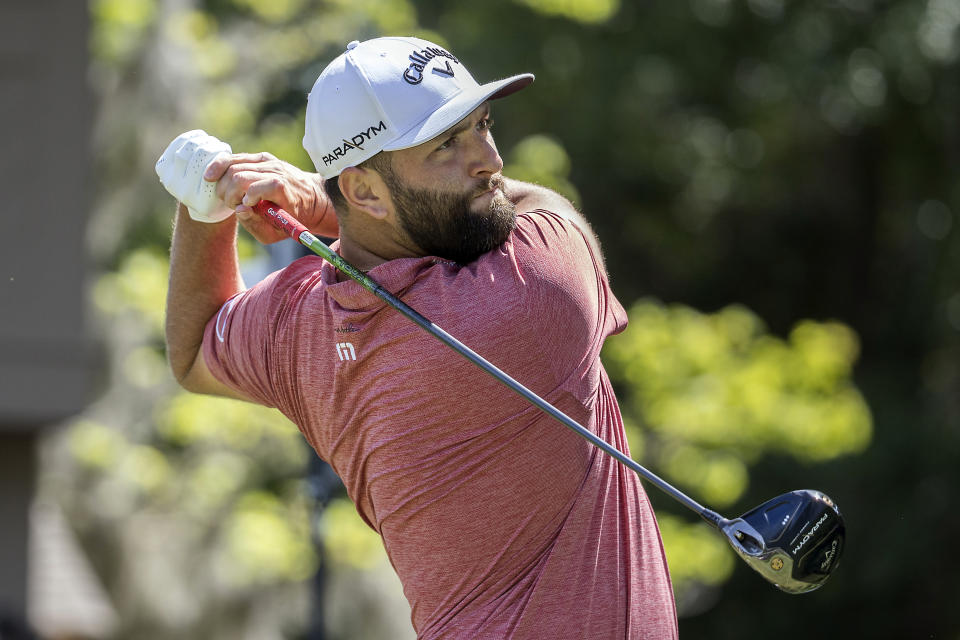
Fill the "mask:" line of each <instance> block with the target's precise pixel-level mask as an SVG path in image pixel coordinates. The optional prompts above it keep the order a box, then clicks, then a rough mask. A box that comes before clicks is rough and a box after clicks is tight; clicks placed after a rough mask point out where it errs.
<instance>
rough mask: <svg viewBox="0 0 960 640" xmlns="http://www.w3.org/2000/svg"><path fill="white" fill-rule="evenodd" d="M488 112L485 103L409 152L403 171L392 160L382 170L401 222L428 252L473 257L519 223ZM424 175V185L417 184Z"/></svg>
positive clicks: (460, 259)
mask: <svg viewBox="0 0 960 640" xmlns="http://www.w3.org/2000/svg"><path fill="white" fill-rule="evenodd" d="M488 114H489V111H488V109H487V107H486V106H485V105H484V106H481V107H480V108H479V109H477V110H476V111H474V112H473V113H472V114H470V115H469V116H467V118H465V119H464V120H463V121H461V123H460V124H459V125H457V126H455V127H454V128H453V129H451V130H450V131H447V132H445V133H444V134H442V135H441V136H439V137H437V138H435V139H434V140H431V141H430V142H428V143H425V144H424V145H421V146H420V147H417V148H415V149H414V150H412V152H411V153H410V154H407V156H406V157H405V158H403V160H405V162H404V163H403V168H404V169H405V170H406V171H404V173H403V175H401V171H400V170H397V169H396V168H395V167H393V166H392V163H391V166H390V167H388V168H387V169H385V170H383V171H381V172H380V173H381V175H382V176H383V178H384V182H386V184H387V186H388V187H389V188H390V195H391V197H392V199H393V204H394V207H395V209H396V213H397V219H398V221H399V223H400V226H401V227H402V228H403V230H404V231H405V232H406V233H407V235H408V236H409V237H410V239H411V240H412V241H413V242H414V243H415V244H416V245H417V246H418V247H419V248H420V249H422V250H423V251H424V252H425V253H426V254H428V255H435V256H438V257H441V258H446V259H448V260H453V261H455V262H457V263H459V264H467V263H470V262H473V261H474V260H476V259H477V258H479V257H480V256H481V255H483V254H484V253H486V252H488V251H490V250H492V249H494V248H496V247H498V246H499V245H501V244H502V243H503V242H504V241H506V239H507V237H508V236H509V235H510V232H511V231H513V228H514V226H515V224H516V209H515V208H514V205H513V203H512V202H510V201H509V200H508V199H507V197H506V196H505V195H504V192H503V176H502V175H501V174H500V169H502V168H503V162H502V161H501V160H500V156H499V154H497V151H496V147H495V146H494V144H493V139H492V137H491V136H490V132H489V127H490V124H491V121H490V119H489V115H488ZM401 153H403V152H397V154H401ZM411 169H412V170H411ZM408 176H409V177H408ZM423 177H426V178H427V179H426V180H422V181H423V182H425V183H426V184H425V185H424V186H420V185H419V184H414V182H417V183H419V182H421V180H417V178H423Z"/></svg>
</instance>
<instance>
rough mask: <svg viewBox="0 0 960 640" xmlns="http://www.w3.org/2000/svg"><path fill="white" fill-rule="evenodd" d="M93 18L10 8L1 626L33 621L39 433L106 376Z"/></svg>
mask: <svg viewBox="0 0 960 640" xmlns="http://www.w3.org/2000/svg"><path fill="white" fill-rule="evenodd" d="M87 11H88V9H87V3H86V2H77V1H76V0H46V1H44V2H37V1H36V0H4V1H3V2H2V3H0V24H2V25H3V26H4V31H3V38H0V78H2V82H0V87H2V88H0V91H2V99H0V140H2V153H0V177H2V184H3V195H2V197H0V220H2V221H3V224H2V228H0V619H2V618H8V619H9V618H14V619H20V620H23V619H24V617H25V611H26V604H27V603H26V575H27V562H26V558H27V552H26V545H27V532H28V527H27V522H28V507H29V505H30V501H31V499H32V495H33V487H34V484H35V474H36V466H37V465H36V443H37V439H38V433H39V432H40V431H41V430H42V429H43V428H44V427H46V426H49V425H51V424H53V423H55V422H57V421H60V420H62V419H64V418H66V417H68V416H70V415H72V414H74V413H76V412H78V411H79V410H80V409H82V408H83V406H84V404H85V403H86V402H88V401H89V400H90V396H91V392H92V390H93V388H94V380H95V374H96V371H97V369H98V367H97V364H96V354H97V350H96V349H95V348H94V342H93V339H92V337H91V335H90V330H89V323H88V322H87V318H86V315H87V314H86V307H85V303H84V300H85V292H86V284H87V283H86V276H87V268H86V264H85V258H84V245H85V242H84V230H85V225H86V221H87V216H88V206H89V202H90V198H89V195H90V193H91V176H92V175H93V172H92V168H91V166H90V160H91V153H90V138H91V133H92V132H91V129H92V114H93V100H92V95H91V92H90V90H89V88H88V86H87V59H88V55H87V38H88V32H89V28H88V24H89V19H88V15H87Z"/></svg>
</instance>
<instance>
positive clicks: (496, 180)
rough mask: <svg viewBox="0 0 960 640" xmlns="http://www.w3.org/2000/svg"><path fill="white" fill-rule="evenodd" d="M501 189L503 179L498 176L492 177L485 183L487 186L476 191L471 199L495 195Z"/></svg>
mask: <svg viewBox="0 0 960 640" xmlns="http://www.w3.org/2000/svg"><path fill="white" fill-rule="evenodd" d="M502 189H503V178H502V177H500V176H494V177H492V178H490V180H489V181H487V184H485V185H484V186H483V187H482V188H481V189H480V190H478V191H477V193H476V194H475V195H474V196H473V197H474V199H476V198H480V197H483V196H486V195H490V194H492V193H495V192H497V191H499V190H502Z"/></svg>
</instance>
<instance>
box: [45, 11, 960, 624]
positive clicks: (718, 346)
mask: <svg viewBox="0 0 960 640" xmlns="http://www.w3.org/2000/svg"><path fill="white" fill-rule="evenodd" d="M90 11H91V17H92V25H91V34H90V46H91V52H92V55H93V66H92V68H91V76H90V77H91V81H92V82H93V84H94V87H95V89H96V90H97V91H98V92H99V94H100V96H101V98H102V102H101V106H100V115H99V122H98V127H97V131H96V140H95V144H96V154H95V162H96V170H97V174H98V176H99V180H98V185H97V193H98V195H97V201H96V206H95V212H94V213H95V216H94V219H93V221H92V223H91V225H90V230H89V239H90V240H89V241H90V249H91V252H92V253H93V256H94V258H95V259H96V260H97V262H98V265H99V266H100V268H101V270H102V272H101V275H100V276H99V277H98V279H97V282H96V283H95V284H94V286H93V300H94V303H95V306H96V309H97V311H98V313H99V314H100V315H101V317H102V318H103V322H104V326H105V334H107V335H108V336H109V339H110V342H111V365H112V366H111V370H110V371H111V375H110V380H109V388H108V390H107V392H106V393H105V394H104V397H103V398H102V399H101V400H100V401H99V402H98V403H96V404H94V405H93V406H91V408H90V410H89V411H88V412H87V413H86V414H85V415H84V416H82V417H80V418H79V419H78V420H77V421H76V422H75V423H73V424H71V425H70V426H69V428H68V429H67V430H66V432H65V433H64V435H63V437H62V438H60V439H58V441H57V445H58V447H57V454H56V456H55V458H54V459H55V462H56V464H54V465H52V467H53V468H54V469H55V471H54V472H51V473H52V474H53V475H52V479H51V480H50V482H51V483H52V486H54V488H55V492H56V495H57V496H58V497H59V498H60V499H61V502H62V504H64V505H65V508H66V510H67V511H68V513H69V515H70V516H71V522H72V524H73V526H74V527H75V528H76V529H77V531H78V532H79V533H80V535H81V537H82V539H83V541H84V543H85V546H86V547H87V549H88V550H89V551H90V553H91V557H92V558H93V560H94V563H95V565H96V568H97V570H98V573H99V575H100V576H101V577H102V579H103V580H104V583H105V584H106V586H107V588H108V591H109V592H110V594H111V597H112V599H113V601H114V603H115V606H117V608H118V610H119V613H120V616H121V619H122V620H123V621H124V622H123V625H124V627H123V630H122V634H123V635H122V637H137V638H167V637H169V638H174V637H176V638H186V637H198V638H200V637H202V638H221V637H222V638H230V637H240V636H241V635H242V634H243V631H242V629H243V627H242V624H243V620H244V615H241V614H239V613H238V612H245V613H246V614H250V615H253V613H252V612H257V611H259V612H260V613H259V614H258V615H260V616H261V617H262V616H267V617H270V619H272V620H274V621H275V626H277V627H278V628H279V627H283V628H286V629H293V628H301V627H302V625H303V624H304V623H303V620H305V619H306V615H305V613H304V611H303V610H302V609H297V608H296V607H291V606H288V605H289V603H290V602H292V601H294V600H296V598H291V597H288V596H289V595H290V594H295V593H300V594H302V593H303V591H304V588H305V587H304V583H303V581H304V580H305V578H306V577H308V576H309V574H310V572H312V571H313V569H314V568H315V567H317V566H318V563H319V562H321V558H320V555H323V556H324V557H325V558H327V560H326V563H327V566H328V568H329V569H330V571H331V572H333V573H334V574H336V575H337V576H340V577H342V576H343V575H346V573H349V572H353V573H354V574H364V573H369V574H370V575H375V574H374V573H373V572H375V571H377V567H381V568H382V566H383V565H384V564H385V563H384V560H383V555H382V554H383V551H382V549H381V548H380V545H379V543H378V541H377V538H376V534H375V533H374V532H372V531H370V530H369V529H368V528H366V527H365V525H363V524H362V522H361V521H360V519H359V518H358V516H357V514H356V513H355V510H354V509H353V507H352V505H351V504H350V503H349V502H347V501H346V500H345V499H343V498H342V497H337V498H335V499H334V500H333V502H331V503H330V504H329V505H328V506H327V509H326V510H325V511H324V515H323V518H322V521H321V522H319V523H311V521H310V507H311V503H310V501H309V499H308V498H307V497H306V495H305V492H304V490H303V484H302V478H303V474H304V468H305V464H306V460H307V458H308V456H309V455H310V454H309V452H308V451H306V449H305V448H304V445H303V443H302V438H301V437H300V435H299V434H298V433H297V431H296V430H295V429H294V428H293V427H292V426H291V425H289V424H288V423H286V421H285V420H283V419H282V418H281V417H280V416H279V415H277V414H276V413H275V412H273V411H269V410H265V409H260V408H256V407H251V406H248V405H243V404H240V403H235V402H231V401H226V400H214V399H209V398H202V397H196V396H191V395H188V394H184V393H182V392H180V391H179V390H178V389H177V387H176V385H175V384H174V383H173V381H172V380H171V379H170V376H169V373H168V372H167V370H166V366H165V358H164V354H163V347H162V338H161V329H162V324H163V300H164V297H165V279H166V267H167V262H166V257H165V251H166V247H167V244H168V242H169V229H170V218H171V216H172V213H173V212H172V203H171V202H170V200H169V197H168V196H167V195H166V193H165V192H163V190H162V189H161V188H160V187H159V185H158V184H157V181H156V179H155V176H154V174H153V169H152V167H153V163H154V161H155V160H156V157H157V156H158V155H159V153H160V152H161V151H162V149H163V148H164V147H165V146H166V144H167V143H168V142H169V140H170V139H172V138H173V137H174V136H176V135H177V134H179V133H181V132H182V131H185V130H187V129H193V128H204V129H206V130H207V131H209V132H210V133H212V134H214V135H216V136H218V137H220V138H222V139H224V140H226V141H227V142H229V143H230V144H231V145H232V146H233V148H234V149H235V150H237V151H259V150H266V151H270V152H271V153H273V154H275V155H277V156H278V157H280V158H283V159H285V160H288V161H290V162H292V163H294V164H296V165H297V166H300V167H301V168H305V169H308V168H310V161H309V159H308V157H307V155H306V153H305V152H304V151H303V149H302V147H301V146H300V139H301V138H302V130H303V114H304V107H305V97H306V94H307V92H308V91H309V90H310V87H311V86H312V83H313V81H314V80H315V78H316V76H317V74H318V73H319V71H320V69H322V67H323V65H324V64H325V63H326V61H328V60H330V59H332V58H333V57H334V56H335V55H337V54H338V53H339V52H340V51H342V50H343V47H344V45H345V44H346V42H347V41H349V40H352V39H365V38H367V37H373V36H376V35H381V34H388V33H401V32H402V33H410V34H414V35H420V36H423V37H426V38H428V39H432V40H435V41H437V42H439V43H440V44H441V45H443V46H446V47H449V48H451V49H452V50H453V51H455V52H456V54H457V55H458V56H459V57H460V58H461V59H462V60H464V62H465V63H467V64H468V65H469V66H470V68H471V70H472V72H473V74H474V76H475V77H477V78H478V79H480V80H489V79H492V78H494V77H501V76H504V75H507V74H510V73H515V72H519V71H527V70H529V71H533V72H535V73H536V74H537V81H536V83H535V84H534V85H533V86H532V87H531V88H530V89H528V90H526V91H524V92H523V93H522V94H519V95H518V96H517V97H513V98H511V99H510V100H507V101H504V103H503V104H502V105H501V104H497V105H496V107H495V114H494V115H495V118H496V121H497V127H496V131H495V133H496V136H497V140H498V144H499V147H500V150H501V153H502V154H503V156H504V159H505V162H506V169H505V172H506V173H507V174H508V175H511V176H514V177H517V178H520V179H525V180H531V181H535V182H538V183H541V184H545V185H547V186H550V187H552V188H554V189H556V190H558V191H559V192H561V193H563V194H564V195H566V196H568V197H570V198H571V199H572V200H574V201H575V202H576V203H577V205H578V207H579V208H581V209H582V210H583V211H584V212H585V213H586V215H587V217H588V218H589V219H590V220H591V223H592V224H593V226H594V228H595V229H596V231H597V233H598V235H599V237H600V239H601V241H602V243H603V245H604V250H605V254H606V258H607V264H608V268H609V270H610V272H611V277H612V283H613V287H614V290H615V292H616V293H617V295H618V297H619V298H620V299H621V301H623V302H624V304H625V306H627V307H628V309H629V314H630V327H629V329H628V330H627V331H626V333H624V334H623V335H621V336H617V337H615V338H611V340H610V341H609V342H608V345H607V347H606V349H605V351H604V359H605V362H606V363H607V366H608V369H609V371H610V374H611V378H612V379H613V381H614V384H615V386H616V388H617V393H618V397H619V398H620V400H621V405H622V410H623V413H624V419H625V423H626V424H627V428H628V435H629V439H630V444H631V451H632V453H633V455H634V457H636V458H637V459H638V460H641V461H642V462H643V463H644V464H647V465H648V466H650V467H651V468H652V469H654V470H655V471H657V472H659V473H662V474H663V475H664V476H666V477H667V478H668V479H670V480H671V481H673V482H675V483H676V484H678V485H680V486H682V487H683V488H684V489H685V490H687V491H689V492H690V493H691V494H692V495H694V496H695V497H696V498H698V499H702V500H703V501H704V502H707V503H709V504H710V505H711V506H714V507H717V508H723V509H724V510H729V511H730V512H731V513H729V514H728V515H734V514H735V512H737V510H738V509H746V508H748V507H752V506H754V505H755V504H757V503H759V501H761V500H763V499H766V498H769V497H771V496H773V495H777V494H778V493H781V492H783V491H787V490H790V489H795V488H801V486H807V485H809V486H810V487H811V488H821V489H823V490H825V491H827V492H828V493H830V494H831V495H832V497H834V498H835V499H837V501H838V503H839V504H840V505H841V508H843V509H844V513H845V514H846V515H847V519H848V527H849V530H850V535H851V538H850V543H849V545H848V548H847V551H846V557H845V558H844V560H843V561H842V565H841V570H840V572H839V573H838V574H837V576H836V577H835V578H834V579H833V580H832V582H831V583H830V584H828V586H827V587H825V588H824V589H823V590H822V592H818V593H817V594H815V595H812V596H809V597H806V598H801V599H791V598H785V597H784V596H782V595H781V594H779V593H777V592H775V591H773V590H772V589H771V588H770V587H769V586H768V585H766V584H765V583H763V582H762V581H760V580H759V579H757V578H756V577H755V576H753V575H744V576H743V577H742V578H741V576H740V574H748V573H749V572H748V571H746V570H744V571H738V570H737V569H736V566H737V563H736V562H735V560H734V557H733V555H732V553H731V552H730V551H729V549H727V548H726V546H725V543H724V542H723V540H722V539H720V538H718V537H717V536H716V535H714V534H712V533H711V532H710V531H709V530H707V529H706V528H705V526H704V525H701V524H699V523H696V522H693V521H692V520H691V518H689V516H688V515H686V514H684V515H677V514H676V513H675V511H676V506H675V505H673V504H671V503H670V502H669V501H666V500H664V499H662V498H661V497H659V496H658V495H656V494H655V492H654V491H651V499H653V500H654V502H655V505H656V507H657V513H658V520H659V522H660V527H661V531H662V534H663V539H664V543H665V546H666V552H667V556H668V559H669V563H670V567H671V571H672V577H673V580H674V585H675V588H676V591H677V594H678V602H679V604H680V611H681V615H683V616H685V617H684V618H683V619H682V621H681V631H682V633H683V634H684V635H691V636H692V637H701V636H702V637H707V636H709V637H716V638H727V637H729V638H739V637H743V635H749V636H757V637H760V636H762V635H763V631H762V630H765V629H773V628H776V629H778V635H779V636H780V637H801V636H807V635H810V634H811V633H812V632H815V631H819V630H820V629H819V627H818V626H817V624H816V622H815V621H817V620H829V621H830V623H831V624H832V625H834V626H833V628H834V630H836V632H837V633H838V634H844V633H846V634H848V635H856V636H858V637H859V636H863V637H874V638H881V637H889V638H898V637H914V636H917V635H924V636H927V635H937V634H940V635H942V634H943V633H945V632H946V631H949V632H951V633H952V632H955V630H956V629H957V628H960V620H958V619H957V618H956V614H954V613H953V612H952V611H953V608H952V603H953V602H954V601H955V600H956V597H957V593H956V590H955V588H953V587H949V588H946V589H944V588H941V586H940V584H939V582H936V581H935V580H932V579H931V578H929V577H928V576H934V575H937V573H938V571H939V570H940V569H941V567H940V566H939V562H938V561H937V560H936V559H935V558H928V557H926V556H922V555H921V556H919V557H918V555H917V554H915V553H914V554H910V553H908V551H909V550H911V549H917V548H948V546H949V543H950V541H951V540H952V538H953V537H954V535H955V534H956V533H960V523H958V521H957V518H956V516H955V515H952V514H953V512H954V511H955V510H951V509H950V508H949V505H950V504H951V498H950V496H952V494H953V493H954V490H955V487H956V485H957V482H958V481H960V478H958V475H957V465H956V460H957V456H958V451H960V446H958V441H960V430H958V429H957V428H956V425H957V424H958V421H960V400H958V398H960V394H958V393H957V389H960V364H958V363H960V337H958V336H960V311H958V309H960V302H958V300H960V251H958V250H957V242H958V237H960V234H958V232H957V229H958V227H960V222H958V220H957V215H956V212H957V211H958V210H960V188H958V183H957V181H956V178H955V175H954V174H955V167H956V162H955V161H954V156H955V155H956V149H957V148H960V128H958V127H957V126H956V122H955V120H956V117H955V114H956V113H957V110H958V107H960V91H957V90H956V83H955V82H954V79H955V77H956V72H957V68H958V56H960V38H958V29H960V13H958V12H957V10H956V7H955V3H954V2H952V1H947V0H908V1H906V2H896V3H894V2H886V1H883V0H842V1H841V0H835V1H834V0H825V1H823V2H810V3H786V2H782V1H781V0H743V1H734V0H688V1H686V2H672V1H668V0H656V1H653V2H647V3H642V4H638V3H621V2H616V1H614V0H495V1H494V2H492V3H490V4H487V5H485V6H484V7H482V8H478V7H476V6H474V5H469V4H456V3H442V2H437V1H435V0H417V1H412V0H411V1H408V0H363V1H362V2H355V1H352V2H348V1H347V0H324V1H321V0H283V1H277V2H258V1H255V0H206V1H203V2H201V1H198V0H187V1H186V2H180V1H178V2H173V1H171V0H123V1H120V0H91V1H90ZM241 255H242V256H243V257H244V258H245V259H252V258H256V259H262V258H263V255H262V249H261V248H259V247H258V246H257V245H256V244H255V243H253V242H252V241H251V240H250V239H249V238H248V237H243V238H241ZM251 262H253V261H251ZM663 300H668V301H681V302H682V304H675V303H664V302H661V301H663ZM702 309H714V310H717V311H713V312H709V313H708V312H704V311H700V310H702ZM868 403H869V404H868ZM868 407H869V408H868ZM311 529H313V531H314V533H315V534H317V535H321V536H322V540H323V545H322V546H321V547H319V549H314V548H313V547H312V546H311V544H310V536H311ZM144 549H148V550H149V551H150V552H151V553H144ZM318 554H319V555H318ZM154 557H160V558H162V559H163V564H158V563H157V562H154V561H153V560H152V558H154ZM341 569H342V570H343V571H344V572H346V573H337V571H338V570H341ZM338 579H340V578H339V577H338ZM158 584H160V585H162V586H161V587H159V588H158V586H157V585H158ZM724 585H728V586H726V587H725V586H724ZM368 587H369V583H368V584H367V587H363V589H367V588H368ZM357 589H358V590H357V591H355V592H351V596H350V597H348V598H346V600H347V601H349V602H357V601H361V600H362V599H363V598H362V595H361V594H362V593H363V591H362V589H361V588H360V587H357ZM271 594H273V595H277V596H278V599H276V600H271V599H270V598H269V596H270V595H271ZM336 601H337V602H341V603H343V602H344V600H343V599H341V600H336ZM263 602H270V603H272V604H270V605H269V610H268V609H265V608H262V607H261V603H263ZM278 603H283V604H278ZM263 606H266V605H263ZM258 607H261V608H259V609H258ZM264 611H268V612H267V613H264ZM351 611H352V610H351ZM357 611H358V612H357V615H356V616H354V618H352V619H351V620H350V621H349V622H348V623H345V624H346V625H347V628H349V629H350V630H351V631H350V637H362V635H363V633H364V631H363V629H365V628H366V627H365V626H364V625H365V623H366V622H369V621H370V619H372V618H373V617H374V614H373V609H372V608H371V609H366V610H363V611H362V612H361V611H359V610H357ZM687 616H691V617H687ZM401 617H403V616H401ZM785 620H786V621H789V622H790V624H789V625H784V624H783V622H784V621H785ZM225 621H230V622H229V623H228V622H225ZM404 624H406V623H405V620H404ZM298 625H299V627H298ZM744 630H757V632H756V633H753V631H749V632H748V631H744ZM292 633H295V632H292ZM341 633H343V632H341ZM399 633H401V632H400V631H398V634H399ZM940 635H937V637H940Z"/></svg>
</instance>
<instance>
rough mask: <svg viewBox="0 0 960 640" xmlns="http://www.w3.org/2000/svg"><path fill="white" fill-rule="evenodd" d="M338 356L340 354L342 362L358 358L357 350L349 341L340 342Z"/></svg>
mask: <svg viewBox="0 0 960 640" xmlns="http://www.w3.org/2000/svg"><path fill="white" fill-rule="evenodd" d="M337 356H339V358H340V362H343V361H344V360H356V359H357V352H356V350H355V349H354V348H353V345H352V344H350V343H349V342H338V343H337Z"/></svg>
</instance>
